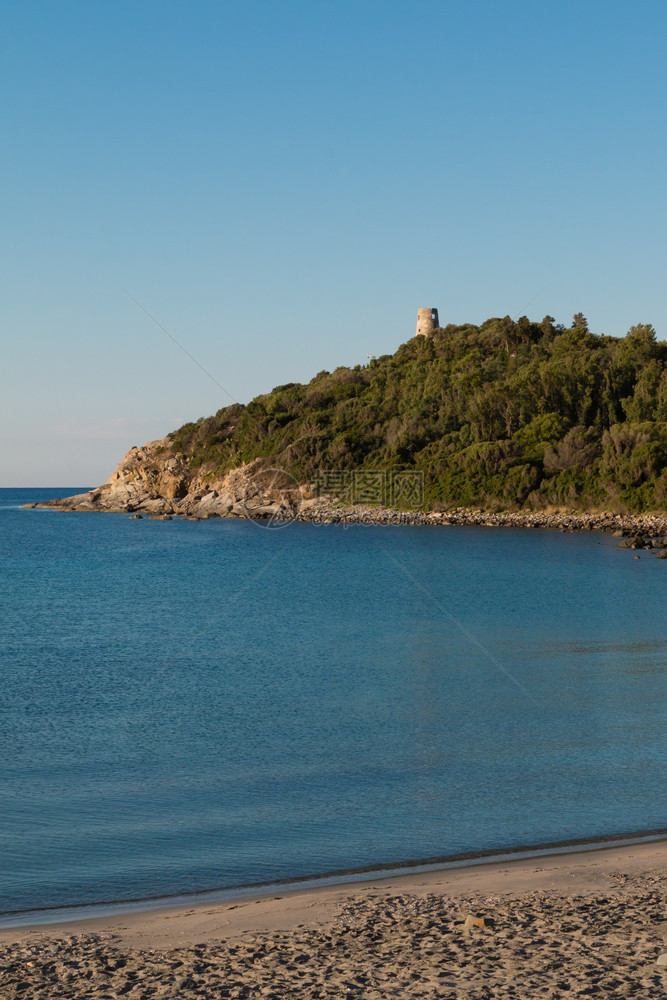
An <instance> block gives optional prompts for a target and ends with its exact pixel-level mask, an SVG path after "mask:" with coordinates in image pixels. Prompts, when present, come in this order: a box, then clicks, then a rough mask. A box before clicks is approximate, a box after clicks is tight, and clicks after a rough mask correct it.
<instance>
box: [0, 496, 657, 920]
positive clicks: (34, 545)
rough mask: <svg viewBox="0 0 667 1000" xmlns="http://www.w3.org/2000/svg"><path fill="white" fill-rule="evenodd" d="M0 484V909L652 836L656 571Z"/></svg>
mask: <svg viewBox="0 0 667 1000" xmlns="http://www.w3.org/2000/svg"><path fill="white" fill-rule="evenodd" d="M80 490H81V487H71V488H63V489H61V490H36V489H32V490H2V491H0V564H1V572H0V608H1V615H2V629H1V631H0V649H1V670H2V702H1V709H0V761H1V762H2V764H1V771H0V836H1V838H2V843H1V850H0V913H1V914H3V915H4V916H3V919H4V920H5V921H9V920H15V919H16V914H17V913H19V912H22V911H28V910H36V909H41V908H49V907H63V906H74V905H79V904H87V903H108V902H113V901H118V900H147V899H155V898H157V897H161V896H169V895H176V894H184V893H185V894H187V893H196V892H200V891H203V890H214V889H225V888H230V887H241V886H253V885H259V884H266V883H271V882H275V881H277V880H283V879H284V880H290V879H300V878H306V877H309V876H315V875H319V874H327V873H332V872H342V871H350V870H356V869H362V868H375V869H378V868H382V867H391V866H396V865H401V864H404V863H407V862H413V861H426V860H431V859H441V858H451V857H454V856H457V855H461V854H474V853H477V852H480V853H481V852H491V851H503V850H507V849H512V848H516V847H522V846H529V845H536V844H545V843H549V844H550V843H555V842H564V841H571V840H579V839H580V840H586V839H595V838H606V837H613V836H618V835H622V834H641V833H643V832H647V831H655V830H662V829H664V828H667V801H666V800H665V794H664V775H665V771H666V769H667V739H666V734H665V724H666V722H667V697H666V695H667V684H666V680H667V616H666V615H665V613H664V608H665V599H666V596H667V563H665V562H660V561H658V560H656V559H654V558H652V557H649V556H648V555H647V554H645V553H641V559H640V560H633V559H632V554H631V553H630V552H628V551H627V550H620V549H618V548H617V539H613V538H611V537H610V536H607V535H599V534H596V533H593V532H589V533H583V534H563V533H558V532H549V531H541V530H512V529H490V528H472V527H470V528H462V527H416V526H415V527H408V526H384V527H378V526H369V525H348V526H344V525H315V524H312V525H311V524H301V523H299V524H291V525H288V526H286V527H283V528H276V527H275V526H274V527H273V528H269V527H267V526H266V525H263V524H260V523H253V522H249V521H243V520H208V521H202V522H199V523H194V522H190V521H181V520H172V521H150V520H148V519H144V520H131V519H130V518H128V517H127V516H123V515H112V514H83V513H80V514H72V513H58V512H55V511H48V510H47V511H44V510H22V509H20V506H19V505H20V504H22V503H26V502H30V501H35V500H40V499H48V498H51V497H54V496H64V495H68V494H70V493H74V492H79V491H80Z"/></svg>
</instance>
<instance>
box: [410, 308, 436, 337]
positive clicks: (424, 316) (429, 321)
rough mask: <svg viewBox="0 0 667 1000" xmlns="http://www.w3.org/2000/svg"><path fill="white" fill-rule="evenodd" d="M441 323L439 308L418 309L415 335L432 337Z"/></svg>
mask: <svg viewBox="0 0 667 1000" xmlns="http://www.w3.org/2000/svg"><path fill="white" fill-rule="evenodd" d="M439 325H440V324H439V322H438V310H437V309H418V310H417V332H416V334H415V337H432V336H433V331H434V330H435V328H436V327H437V326H439Z"/></svg>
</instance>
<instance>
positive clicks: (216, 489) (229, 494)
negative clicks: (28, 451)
mask: <svg viewBox="0 0 667 1000" xmlns="http://www.w3.org/2000/svg"><path fill="white" fill-rule="evenodd" d="M26 506H28V507H40V508H51V509H55V510H60V511H104V512H109V513H123V514H129V515H131V516H133V517H135V518H137V519H141V517H144V516H145V517H152V518H154V519H157V518H160V519H167V518H171V517H174V516H177V517H178V516H180V517H186V518H189V519H193V520H194V519H202V518H210V517H239V518H249V519H252V520H265V521H267V520H268V521H274V522H281V521H314V522H317V523H326V524H337V523H340V524H355V523H357V524H359V523H361V524H424V525H478V526H487V527H494V528H496V527H515V528H547V529H551V530H561V531H607V532H615V533H617V534H618V535H619V538H621V542H620V544H621V545H622V546H623V547H625V548H633V549H637V548H642V549H648V548H655V549H659V550H661V551H662V550H663V549H664V548H665V545H664V544H663V543H664V542H665V541H667V515H657V514H615V513H606V512H599V511H592V512H568V511H562V510H542V511H530V510H522V511H488V510H484V509H481V508H479V509H478V508H468V507H457V508H455V509H453V510H448V511H444V512H437V511H428V510H423V509H416V510H396V509H394V508H390V507H383V506H377V505H364V504H355V505H345V504H342V503H341V502H339V500H338V499H337V498H336V497H334V496H328V495H327V496H319V495H317V491H316V489H315V488H314V487H312V486H309V485H303V484H299V483H297V482H296V481H295V480H293V479H292V477H290V476H289V475H288V474H286V473H284V472H282V471H281V470H279V469H267V468H265V467H263V466H261V465H260V464H259V463H258V462H253V463H250V464H248V465H243V466H240V467H239V468H237V469H233V470H232V471H231V472H228V473H227V474H226V475H224V476H222V477H218V478H215V477H213V476H211V474H210V473H209V474H199V473H197V471H196V470H193V469H192V468H191V467H190V466H189V465H188V463H187V462H186V461H185V460H183V459H182V458H181V457H179V456H178V455H177V454H174V452H173V451H172V448H171V442H170V440H169V438H164V439H162V440H160V441H150V442H148V443H147V444H145V445H144V446H143V447H141V448H137V447H135V448H131V449H130V451H128V453H127V454H126V455H125V457H124V458H123V460H122V461H121V462H120V464H119V465H118V468H117V469H116V471H115V472H114V473H113V475H111V476H110V477H109V479H108V480H107V481H106V483H103V484H102V485H101V486H99V487H97V488H96V489H94V490H90V491H89V492H88V493H80V494H78V495H76V496H71V497H64V498H62V499H59V500H49V501H46V502H44V503H36V504H26Z"/></svg>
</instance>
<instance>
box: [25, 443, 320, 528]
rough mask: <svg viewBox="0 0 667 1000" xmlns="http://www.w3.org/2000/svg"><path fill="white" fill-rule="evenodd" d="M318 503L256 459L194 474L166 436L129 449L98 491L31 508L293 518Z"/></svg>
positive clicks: (306, 490)
mask: <svg viewBox="0 0 667 1000" xmlns="http://www.w3.org/2000/svg"><path fill="white" fill-rule="evenodd" d="M319 503H320V501H319V500H318V499H314V498H312V497H311V496H310V493H309V490H308V488H307V487H303V486H299V484H297V483H296V482H295V481H294V480H293V479H292V478H291V477H289V476H288V475H286V474H285V473H283V472H281V471H280V470H276V469H268V470H266V469H259V467H258V463H251V464H250V465H245V466H241V467H240V468H238V469H233V470H232V471H231V472H228V473H227V474H226V475H225V476H224V477H222V478H217V479H216V478H215V477H212V476H211V475H198V474H196V473H195V472H194V471H193V470H192V469H191V468H190V466H189V465H188V463H187V462H186V461H184V460H183V458H182V457H180V456H179V455H178V454H176V453H175V452H174V450H173V447H172V444H171V441H170V440H169V438H163V439H162V440H160V441H149V442H147V443H146V444H145V445H144V446H143V447H141V448H137V447H135V448H131V449H130V450H129V451H128V453H127V454H126V455H125V457H124V458H123V459H122V461H121V462H120V464H119V465H118V468H117V469H116V471H115V472H114V473H113V474H112V475H111V476H109V478H108V479H107V481H106V482H105V483H103V484H102V485H101V486H98V487H97V488H96V489H94V490H90V491H89V492H88V493H79V494H77V495H76V496H71V497H64V498H63V499H59V500H50V501H47V502H46V503H42V504H31V505H30V506H36V507H51V508H54V509H56V510H78V511H107V512H111V513H128V514H148V515H154V516H158V515H169V514H178V515H184V516H190V517H211V516H212V517H274V518H275V517H285V518H292V517H294V516H295V514H296V513H298V512H299V511H301V510H303V509H307V508H309V507H311V506H315V507H317V506H318V504H319Z"/></svg>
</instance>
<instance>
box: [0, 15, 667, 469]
mask: <svg viewBox="0 0 667 1000" xmlns="http://www.w3.org/2000/svg"><path fill="white" fill-rule="evenodd" d="M666 28H667V7H666V6H665V5H664V4H663V3H658V2H641V0H640V2H639V3H637V4H635V5H634V6H632V7H631V6H630V5H629V4H627V3H620V2H617V0H606V2H595V0H592V2H587V0H579V2H577V3H574V2H569V0H565V2H563V0H559V2H551V0H530V2H524V0H503V2H501V0H495V2H490V0H468V2H465V3H464V2H463V0H457V2H450V0H441V2H434V0H412V2H410V3H407V2H405V3H403V2H395V0H384V2H378V0H367V2H364V0H356V2H349V0H336V2H330V0H318V2H317V3H313V2H302V0H286V2H281V0H275V2H268V0H246V2H238V0H235V2H233V3H232V2H227V0H218V2H212V0H196V2H185V0H182V2H173V0H159V2H153V0H132V2H127V0H114V2H113V3H108V2H99V0H81V2H74V0H59V2H58V3H53V2H52V0H48V2H47V0H20V2H19V0H9V2H7V3H5V4H4V6H3V11H2V14H1V15H0V48H1V58H0V77H1V79H2V89H3V92H4V100H3V102H2V107H3V111H2V134H3V145H4V152H3V154H2V157H1V158H0V174H1V177H2V185H1V190H2V192H3V193H2V196H1V197H2V206H1V208H2V230H3V236H4V239H3V240H2V257H3V259H2V275H3V286H4V287H3V295H2V297H1V301H0V310H1V311H2V317H1V321H2V330H3V364H2V366H1V367H0V379H1V383H0V406H1V407H2V414H1V417H2V427H3V449H2V462H1V463H0V469H1V476H0V485H3V486H24V485H28V486H30V485H45V486H47V485H62V486H70V485H71V486H76V485H95V484H97V483H99V482H101V481H103V480H104V479H106V478H107V476H108V475H109V474H110V473H111V472H112V471H113V469H114V468H115V466H116V464H117V462H118V461H119V460H120V458H121V457H122V455H123V454H124V452H125V451H126V450H127V449H128V448H129V447H131V446H132V445H134V444H142V443H143V442H144V441H147V440H150V439H154V438H158V437H162V436H164V434H166V433H167V432H168V431H169V430H172V429H174V428H176V427H178V426H179V425H180V424H182V423H183V422H185V421H186V420H191V419H197V418H198V417H200V416H206V415H208V414H210V413H213V412H215V410H216V409H218V408H219V407H220V406H222V405H225V404H226V403H228V402H230V401H231V398H233V399H235V400H238V401H240V402H246V401H247V400H248V399H250V398H251V397H252V396H254V395H256V394H257V393H259V392H264V391H268V390H269V389H270V388H272V387H273V386H274V385H277V384H281V383H284V382H289V381H305V380H308V379H309V378H310V377H311V376H312V375H314V374H315V373H316V372H317V371H319V370H321V369H322V368H327V369H332V368H334V367H336V366H337V365H339V364H356V363H364V362H365V360H366V356H367V354H368V353H373V354H383V353H388V352H391V351H393V350H395V348H396V347H397V346H398V345H399V344H400V343H402V342H403V341H405V340H407V339H408V338H409V337H410V336H412V335H413V333H414V327H415V322H416V311H417V308H418V307H419V306H430V305H433V306H437V308H438V309H439V311H440V320H441V323H443V325H444V324H445V323H447V322H455V323H456V322H465V321H471V322H482V321H483V320H484V319H486V318H488V317H489V316H502V315H506V314H510V315H512V316H518V315H520V314H522V313H524V312H525V313H527V314H528V315H529V316H531V317H532V318H537V319H540V318H541V317H542V316H544V315H545V314H547V313H550V314H551V315H553V316H555V317H556V319H557V320H558V321H559V322H569V321H570V319H571V317H572V315H573V313H574V312H578V311H582V312H584V313H585V314H586V316H587V317H588V320H589V324H590V327H591V329H593V330H594V331H596V332H604V333H611V334H615V335H623V334H624V333H625V332H626V331H627V329H628V327H629V326H630V325H631V324H633V323H638V322H648V323H653V324H654V326H655V327H656V330H657V332H658V336H659V337H660V339H667V304H666V302H665V295H664V277H665V253H664V243H665V231H666V222H667V219H666V217H665V216H666V213H665V193H664V189H665V176H666V175H667V171H666V170H665V144H666V136H667V130H666V128H665V107H666V106H667V101H666V100H665V98H666V93H665V91H666V87H665V84H666V82H667V70H666V68H665V59H664V51H665V43H666V41H667V38H666V34H667V32H666ZM130 296H132V297H134V299H136V300H137V301H138V302H139V303H140V304H141V305H142V306H143V307H144V309H145V310H147V311H148V312H149V313H150V314H151V315H152V316H154V317H155V318H156V319H157V320H158V321H159V323H161V324H162V326H164V327H165V328H166V329H167V330H168V331H169V332H170V333H171V334H172V336H173V337H175V338H176V339H177V340H178V341H179V342H180V343H181V344H182V345H183V346H184V347H185V348H186V349H187V351H189V352H190V354H192V355H193V356H194V357H195V358H196V359H197V360H198V361H199V363H200V364H201V365H202V366H203V367H204V368H205V369H206V370H207V371H208V372H210V373H211V375H212V376H213V377H214V378H215V380H216V381H217V382H218V383H220V385H222V386H224V387H225V389H226V390H227V392H228V393H229V395H226V394H225V392H223V391H222V390H221V389H220V388H219V386H218V385H216V384H215V382H214V381H212V380H211V379H209V378H207V376H206V375H205V374H204V373H203V372H202V371H201V369H200V368H198V367H197V365H195V364H194V363H193V362H192V361H191V360H189V359H188V358H187V357H186V356H185V354H183V353H182V351H180V350H179V348H178V347H177V346H176V345H175V344H174V343H173V341H172V340H170V339H169V338H168V337H167V336H166V335H165V334H164V333H163V332H162V331H161V330H160V328H159V327H158V326H157V325H156V324H155V323H153V322H152V321H151V319H150V318H149V317H148V316H147V315H146V313H145V312H143V311H142V309H140V308H139V306H137V305H136V303H135V302H134V301H133V299H132V298H131V297H130ZM529 303H530V304H529Z"/></svg>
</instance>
